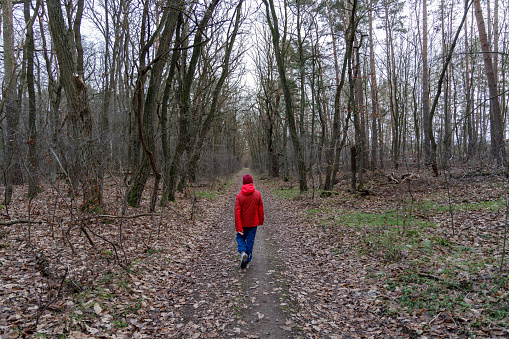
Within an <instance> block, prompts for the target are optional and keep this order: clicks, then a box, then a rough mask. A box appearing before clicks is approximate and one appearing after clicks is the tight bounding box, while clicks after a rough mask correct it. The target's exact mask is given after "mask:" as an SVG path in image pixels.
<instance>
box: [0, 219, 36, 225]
mask: <svg viewBox="0 0 509 339" xmlns="http://www.w3.org/2000/svg"><path fill="white" fill-rule="evenodd" d="M43 222H44V221H34V220H26V219H17V220H9V221H2V222H0V225H1V226H9V225H14V224H42V223H43Z"/></svg>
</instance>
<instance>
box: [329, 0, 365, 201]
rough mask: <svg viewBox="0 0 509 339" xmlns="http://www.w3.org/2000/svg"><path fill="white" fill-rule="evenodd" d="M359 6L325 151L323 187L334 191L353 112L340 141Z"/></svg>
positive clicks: (347, 33) (349, 30)
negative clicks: (342, 102) (342, 106)
mask: <svg viewBox="0 0 509 339" xmlns="http://www.w3.org/2000/svg"><path fill="white" fill-rule="evenodd" d="M356 8H357V1H356V0H354V1H353V4H352V11H351V14H350V16H351V20H349V22H351V24H350V25H348V26H347V28H346V31H345V37H346V51H345V57H344V59H343V68H342V70H341V79H340V81H339V84H338V85H337V87H336V92H335V96H334V118H333V123H332V133H331V134H332V135H331V140H330V142H329V146H328V149H327V151H326V153H325V159H326V162H327V168H326V173H325V184H324V187H323V189H324V190H325V191H332V189H333V188H334V182H335V178H336V172H337V170H338V168H339V155H340V152H341V149H342V148H343V145H344V142H345V140H346V135H347V131H348V121H349V119H350V115H351V112H350V111H349V112H348V116H347V118H345V124H344V126H343V131H342V132H343V133H342V135H343V138H342V140H341V141H339V135H340V131H339V129H340V125H339V124H340V111H341V91H342V89H343V86H344V84H345V78H346V71H347V68H348V62H349V60H350V59H351V58H352V50H353V41H354V38H355V30H356V25H355V22H354V20H353V18H355V10H356Z"/></svg>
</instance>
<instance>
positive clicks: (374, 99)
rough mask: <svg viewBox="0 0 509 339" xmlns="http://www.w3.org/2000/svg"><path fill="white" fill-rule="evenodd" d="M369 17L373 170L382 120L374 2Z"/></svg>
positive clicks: (375, 163)
mask: <svg viewBox="0 0 509 339" xmlns="http://www.w3.org/2000/svg"><path fill="white" fill-rule="evenodd" d="M368 15H369V63H370V73H371V168H372V169H374V168H375V167H376V166H377V163H378V162H377V158H378V147H379V146H378V128H377V119H379V118H380V105H379V102H378V89H377V83H376V68H375V48H374V45H375V44H374V41H373V0H371V2H370V9H369V11H368Z"/></svg>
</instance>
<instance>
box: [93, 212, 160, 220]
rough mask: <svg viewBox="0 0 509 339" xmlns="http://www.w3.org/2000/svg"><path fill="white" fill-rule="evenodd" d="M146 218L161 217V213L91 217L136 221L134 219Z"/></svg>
mask: <svg viewBox="0 0 509 339" xmlns="http://www.w3.org/2000/svg"><path fill="white" fill-rule="evenodd" d="M146 216H154V217H156V216H159V213H140V214H135V215H124V216H122V215H110V214H102V215H97V216H93V217H90V218H110V219H134V218H139V217H146Z"/></svg>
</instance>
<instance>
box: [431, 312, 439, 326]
mask: <svg viewBox="0 0 509 339" xmlns="http://www.w3.org/2000/svg"><path fill="white" fill-rule="evenodd" d="M441 314H442V312H440V313H438V314H437V315H436V316H435V317H434V318H433V319H431V321H430V322H429V323H428V325H431V323H432V322H434V321H435V320H436V318H438V317H439V316H440V315H441Z"/></svg>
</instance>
